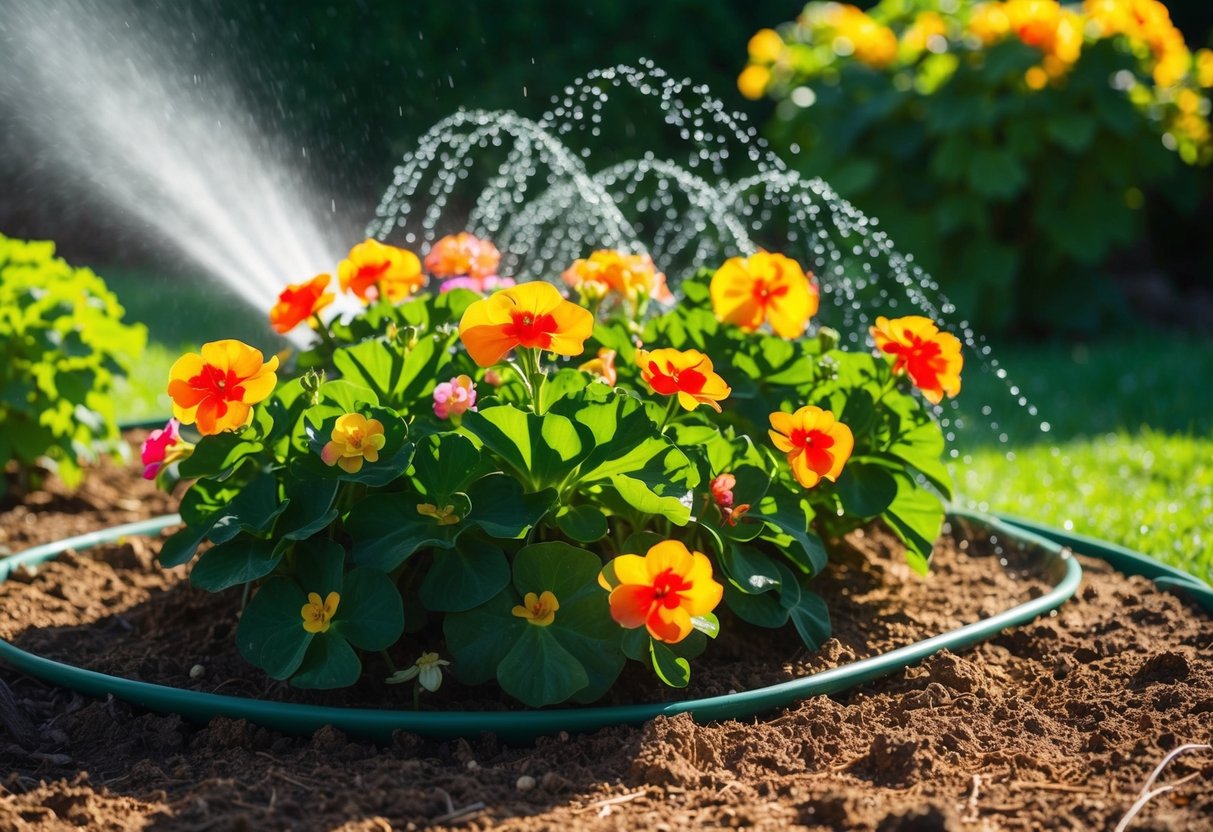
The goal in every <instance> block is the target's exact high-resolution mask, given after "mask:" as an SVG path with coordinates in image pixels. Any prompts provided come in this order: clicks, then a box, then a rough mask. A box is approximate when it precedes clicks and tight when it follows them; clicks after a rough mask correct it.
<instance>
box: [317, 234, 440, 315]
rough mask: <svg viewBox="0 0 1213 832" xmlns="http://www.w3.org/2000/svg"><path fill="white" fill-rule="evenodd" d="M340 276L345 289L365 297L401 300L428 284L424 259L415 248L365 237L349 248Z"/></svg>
mask: <svg viewBox="0 0 1213 832" xmlns="http://www.w3.org/2000/svg"><path fill="white" fill-rule="evenodd" d="M337 280H338V282H339V283H340V284H341V290H342V291H344V292H353V293H354V294H355V295H357V296H358V297H359V298H361V299H362V300H363V301H373V300H378V299H379V298H381V297H384V298H387V299H388V300H390V301H391V302H392V303H398V302H400V301H402V300H404V299H405V298H407V297H408V296H409V295H411V294H413V293H414V292H416V291H417V290H418V289H420V288H421V287H422V286H424V285H425V275H424V274H422V272H421V259H420V258H418V257H417V255H416V254H413V252H411V251H408V250H407V249H403V248H396V247H395V246H389V245H385V244H384V243H381V242H379V241H378V240H365V241H363V242H361V243H359V244H358V245H356V246H354V247H353V248H352V249H350V254H349V257H347V258H346V259H344V260H342V261H341V263H340V264H338V266H337Z"/></svg>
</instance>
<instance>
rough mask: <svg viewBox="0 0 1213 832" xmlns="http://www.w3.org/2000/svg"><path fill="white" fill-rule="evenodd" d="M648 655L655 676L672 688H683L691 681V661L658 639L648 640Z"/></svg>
mask: <svg viewBox="0 0 1213 832" xmlns="http://www.w3.org/2000/svg"><path fill="white" fill-rule="evenodd" d="M649 656H650V658H651V659H652V662H653V670H655V671H656V672H657V678H659V679H661V681H663V682H665V683H666V684H667V685H669V686H670V687H672V688H685V687H686V686H687V685H688V684H690V682H691V663H690V662H688V661H687V660H686V659H684V658H683V657H682V656H677V655H675V654H674V652H673V651H672V650H670V648H669V647H667V646H666V645H665V644H663V643H661V642H660V641H656V640H650V641H649Z"/></svg>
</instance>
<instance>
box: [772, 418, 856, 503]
mask: <svg viewBox="0 0 1213 832" xmlns="http://www.w3.org/2000/svg"><path fill="white" fill-rule="evenodd" d="M771 428H772V430H771V431H770V435H771V442H772V443H773V444H774V445H775V447H776V448H778V449H779V450H780V451H782V452H783V453H785V454H787V455H788V465H790V466H791V468H792V476H794V477H795V478H796V481H797V482H798V483H800V484H801V485H802V486H804V487H805V488H812V487H814V486H815V485H817V483H819V482H821V481H822V480H823V479H827V480H829V481H830V482H834V481H835V480H836V479H838V475H839V474H841V473H842V466H844V465H845V464H846V462H847V460H848V459H850V457H851V451H852V450H853V449H854V447H855V437H854V436H853V435H852V434H851V429H850V428H849V427H847V426H846V425H844V424H843V423H842V422H839V421H836V420H835V419H834V414H833V413H831V412H830V411H828V410H822V409H821V408H820V407H815V406H813V405H805V406H804V407H802V408H800V409H799V410H797V411H796V412H795V413H784V412H782V411H781V412H778V413H772V414H771Z"/></svg>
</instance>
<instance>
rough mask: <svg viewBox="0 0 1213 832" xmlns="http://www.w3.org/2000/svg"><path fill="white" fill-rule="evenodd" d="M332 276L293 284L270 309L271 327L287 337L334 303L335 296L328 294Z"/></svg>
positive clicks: (318, 276)
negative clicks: (287, 334) (293, 330)
mask: <svg viewBox="0 0 1213 832" xmlns="http://www.w3.org/2000/svg"><path fill="white" fill-rule="evenodd" d="M332 279H333V278H332V276H331V275H327V274H318V275H316V276H315V277H313V278H312V279H311V280H309V281H308V282H306V283H292V284H290V285H289V286H287V287H286V288H285V289H283V290H282V293H281V294H280V295H278V302H277V303H276V304H274V306H273V308H272V309H270V326H272V327H273V328H274V331H275V332H277V333H279V334H281V335H285V334H286V333H288V332H290V331H291V330H292V329H294V328H295V327H297V326H299V324H301V323H303V322H304V321H306V320H307V319H308V318H310V317H312V316H313V315H316V314H318V313H319V312H320V310H321V309H323V308H324V307H326V306H328V305H329V304H330V303H332V302H333V295H332V294H331V293H329V292H326V291H325V289H327V288H328V286H329V281H331V280H332Z"/></svg>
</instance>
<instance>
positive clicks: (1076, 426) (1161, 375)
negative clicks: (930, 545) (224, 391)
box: [102, 270, 1213, 582]
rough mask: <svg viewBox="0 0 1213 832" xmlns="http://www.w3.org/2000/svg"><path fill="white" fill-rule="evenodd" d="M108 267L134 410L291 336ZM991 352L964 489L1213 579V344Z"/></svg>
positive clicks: (1127, 343)
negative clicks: (136, 334) (200, 368)
mask: <svg viewBox="0 0 1213 832" xmlns="http://www.w3.org/2000/svg"><path fill="white" fill-rule="evenodd" d="M102 274H104V275H105V276H106V279H107V281H108V282H109V284H110V286H111V287H113V289H114V290H115V291H116V292H117V293H118V295H119V297H120V298H121V299H122V301H123V303H124V304H125V306H126V307H127V310H128V314H129V315H130V317H132V318H134V319H136V320H140V321H143V322H144V323H146V324H147V326H148V330H149V340H150V343H149V346H148V350H147V353H146V354H145V356H144V359H143V360H142V361H141V362H140V363H139V366H138V367H137V368H136V370H135V372H134V373H133V375H132V377H131V379H130V380H129V383H128V384H127V385H126V389H124V390H123V391H122V392H121V395H120V396H119V402H120V407H121V413H120V418H122V419H123V420H127V421H134V420H144V419H152V418H156V417H159V416H161V415H163V414H165V413H167V412H168V407H169V403H168V397H167V396H166V395H165V394H164V392H163V391H164V385H165V379H166V378H167V377H168V369H169V366H170V365H171V364H172V362H173V361H174V360H175V359H176V358H177V356H178V355H180V354H181V352H182V351H184V350H186V349H197V347H198V345H199V344H200V343H202V342H203V341H209V340H216V339H219V338H227V337H239V338H242V339H244V340H247V341H249V342H250V343H253V344H255V345H256V346H258V347H260V348H261V349H263V350H269V351H277V350H279V349H281V348H282V347H283V346H284V342H283V341H282V340H281V339H279V338H277V337H275V336H274V334H273V332H272V331H271V330H270V329H269V327H268V326H267V325H266V323H265V319H264V317H263V316H262V315H261V314H259V313H258V312H257V311H256V310H254V309H251V308H250V307H249V306H248V305H247V304H245V303H243V302H241V301H239V300H237V299H235V298H233V297H232V296H230V295H227V294H225V293H223V292H222V291H217V290H216V289H215V288H214V287H213V286H211V285H209V284H207V283H202V282H199V283H192V284H189V285H188V286H184V287H183V286H182V285H180V284H179V283H178V284H174V285H173V286H171V287H170V286H169V285H167V283H166V282H165V281H164V279H162V278H159V277H156V276H154V275H151V274H145V273H138V272H126V271H117V272H116V271H114V270H103V271H102ZM164 298H172V301H171V303H169V304H167V305H166V304H165V302H164ZM992 355H993V356H994V357H995V358H997V360H998V362H999V367H1000V368H1001V369H1003V370H1005V374H1006V377H1005V378H1000V377H999V375H998V372H997V370H996V369H990V368H982V367H981V366H980V362H978V361H976V360H975V358H974V357H972V356H970V360H969V364H968V367H967V368H966V374H965V389H964V391H963V393H962V394H961V396H960V397H959V399H958V402H959V404H958V405H957V408H956V410H955V412H953V413H951V414H950V415H951V416H952V417H953V419H954V420H955V421H956V424H955V425H954V428H953V429H954V431H955V434H956V439H955V442H954V447H955V448H956V452H957V458H956V459H955V461H954V463H953V475H954V477H955V480H956V485H957V492H958V493H957V500H958V502H960V503H961V504H963V505H966V506H970V507H974V508H977V509H979V510H982V511H995V512H1005V513H1008V514H1014V515H1019V516H1022V517H1025V518H1029V519H1032V520H1037V521H1040V522H1043V523H1046V524H1048V525H1052V526H1056V527H1058V528H1064V529H1067V530H1071V531H1074V532H1078V533H1082V534H1088V535H1091V536H1093V537H1098V538H1102V539H1104V540H1109V541H1112V542H1115V543H1119V544H1121V545H1124V546H1128V547H1130V548H1132V549H1136V550H1138V551H1141V552H1145V553H1147V554H1150V555H1154V556H1156V557H1159V558H1161V559H1163V560H1165V561H1167V562H1168V563H1171V564H1174V565H1176V566H1179V567H1180V568H1183V569H1186V570H1188V571H1190V572H1192V573H1193V574H1195V575H1198V576H1199V577H1201V578H1203V579H1205V580H1207V581H1210V582H1213V531H1210V528H1209V522H1208V518H1209V516H1210V515H1211V514H1213V386H1210V385H1208V384H1202V383H1200V380H1202V379H1210V378H1213V343H1210V342H1209V341H1208V340H1203V341H1202V340H1198V339H1195V338H1192V337H1186V336H1182V335H1166V334H1160V333H1151V332H1145V331H1143V332H1139V333H1135V334H1133V335H1132V336H1130V337H1127V338H1125V339H1122V340H1117V341H1104V342H1096V343H1090V344H1078V345H1075V344H1044V345H1023V344H1005V345H999V346H995V347H994V348H993V349H992ZM1012 388H1014V392H1012ZM1021 396H1022V397H1023V398H1024V399H1026V401H1027V403H1028V404H1027V405H1020V404H1019V403H1018V399H1019V398H1020V397H1021ZM987 406H988V407H989V408H990V412H989V414H988V415H984V414H983V409H984V408H986V407H987ZM1029 406H1030V407H1034V408H1035V409H1036V415H1033V414H1032V413H1031V411H1030V410H1029ZM1042 422H1043V423H1047V425H1048V429H1047V431H1046V430H1042V428H1041V424H1042ZM1004 435H1005V441H1002V437H1003V436H1004Z"/></svg>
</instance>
